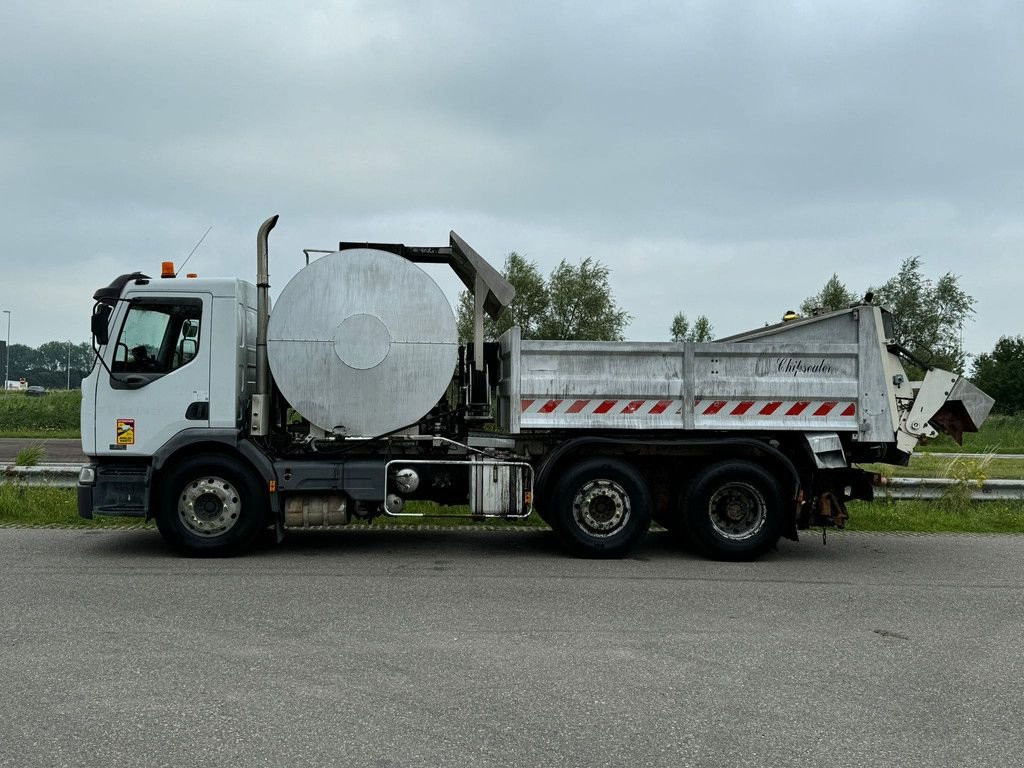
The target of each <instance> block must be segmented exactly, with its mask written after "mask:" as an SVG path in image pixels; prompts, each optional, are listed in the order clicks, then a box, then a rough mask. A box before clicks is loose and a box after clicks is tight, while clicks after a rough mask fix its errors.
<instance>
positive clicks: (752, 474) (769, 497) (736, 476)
mask: <svg viewBox="0 0 1024 768" xmlns="http://www.w3.org/2000/svg"><path fill="white" fill-rule="evenodd" d="M783 508H784V503H783V499H782V493H781V491H780V490H779V486H778V483H776V482H775V478H773V477H772V475H771V474H770V473H769V472H768V471H767V470H765V469H764V468H763V467H761V466H759V465H757V464H754V463H752V462H749V461H723V462H720V463H718V464H712V465H710V466H708V467H705V468H704V469H703V470H701V472H700V473H698V475H697V476H696V477H695V478H694V479H693V482H692V483H691V484H690V487H689V488H688V490H687V491H686V492H685V495H684V501H683V508H682V510H681V512H682V521H683V531H684V533H685V536H686V539H687V541H688V542H689V543H690V544H691V545H692V546H693V547H694V548H695V549H696V550H697V551H698V552H699V553H700V554H703V555H706V556H707V557H711V558H713V559H715V560H752V559H754V558H756V557H759V556H760V555H762V554H764V553H765V552H766V551H768V550H769V549H771V548H772V547H773V546H775V544H776V542H778V540H779V535H780V533H781V530H782V514H783Z"/></svg>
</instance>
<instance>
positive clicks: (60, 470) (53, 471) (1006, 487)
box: [0, 464, 1024, 501]
mask: <svg viewBox="0 0 1024 768" xmlns="http://www.w3.org/2000/svg"><path fill="white" fill-rule="evenodd" d="M80 469H81V465H80V464H40V465H38V466H35V467H16V466H13V465H7V466H0V482H7V483H12V482H13V483H20V484H21V485H26V486H33V487H49V488H74V487H76V486H77V485H78V471H79V470H80ZM957 486H961V487H963V488H964V489H965V490H966V491H967V493H968V494H969V495H970V497H971V499H973V500H975V501H1005V500H1013V499H1024V480H986V481H985V482H984V483H982V484H980V485H979V484H978V483H975V482H973V481H966V482H962V481H960V480H950V479H948V478H918V477H893V478H890V479H889V480H888V481H886V483H885V485H882V486H879V487H877V488H876V489H875V498H876V499H884V498H890V499H941V498H943V497H944V496H946V495H947V494H949V493H951V492H953V491H954V489H955V488H956V487H957Z"/></svg>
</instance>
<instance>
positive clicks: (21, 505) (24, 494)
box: [0, 483, 142, 528]
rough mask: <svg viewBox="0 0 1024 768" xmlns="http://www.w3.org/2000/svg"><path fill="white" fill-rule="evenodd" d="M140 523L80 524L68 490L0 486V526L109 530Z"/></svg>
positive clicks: (119, 520) (101, 519) (74, 499)
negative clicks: (112, 527) (114, 527)
mask: <svg viewBox="0 0 1024 768" xmlns="http://www.w3.org/2000/svg"><path fill="white" fill-rule="evenodd" d="M141 522H142V521H141V520H139V519H137V518H130V517H97V518H95V519H93V520H83V519H82V518H81V517H79V516H78V500H77V497H76V494H75V491H74V490H72V489H70V488H33V487H26V486H23V485H18V484H16V483H0V525H25V526H38V527H41V528H45V527H61V528H109V527H111V526H121V525H125V524H126V523H141Z"/></svg>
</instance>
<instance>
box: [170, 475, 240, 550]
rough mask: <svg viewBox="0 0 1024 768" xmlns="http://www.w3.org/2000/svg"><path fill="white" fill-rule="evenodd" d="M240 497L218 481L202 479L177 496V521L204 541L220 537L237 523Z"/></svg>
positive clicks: (225, 482) (212, 476)
mask: <svg viewBox="0 0 1024 768" xmlns="http://www.w3.org/2000/svg"><path fill="white" fill-rule="evenodd" d="M241 512H242V503H241V497H240V496H239V495H238V491H237V490H236V489H235V487H234V486H233V485H231V483H229V482H228V481H227V480H225V479H224V478H222V477H216V476H214V475H206V476H204V477H201V478H198V479H196V480H193V481H192V482H191V483H189V484H188V485H186V486H185V487H184V489H182V491H181V493H180V494H179V495H178V519H179V520H180V521H181V524H182V525H184V526H185V528H186V529H187V530H188V531H189V532H190V533H194V534H195V535H197V536H202V537H204V538H211V537H214V536H222V535H224V534H225V533H227V532H228V531H230V530H231V529H232V528H234V527H235V525H236V524H237V523H238V520H239V517H240V515H241Z"/></svg>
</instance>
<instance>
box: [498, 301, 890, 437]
mask: <svg viewBox="0 0 1024 768" xmlns="http://www.w3.org/2000/svg"><path fill="white" fill-rule="evenodd" d="M876 311H877V310H876ZM872 314H873V312H872V308H867V311H863V312H861V313H860V316H858V315H857V314H856V313H855V311H854V310H851V311H850V312H846V313H841V314H839V315H829V316H825V317H823V318H821V320H822V321H823V322H821V323H819V327H818V331H819V334H818V338H817V339H815V338H814V333H813V331H814V330H815V329H814V320H815V319H808V320H806V321H804V322H802V323H800V325H799V326H795V327H794V330H798V333H797V334H794V336H797V337H798V338H799V340H793V341H790V340H789V339H788V338H787V337H786V334H785V329H782V330H781V331H778V332H776V333H773V334H772V335H770V336H767V337H766V338H765V337H762V338H757V339H750V340H746V339H742V338H736V340H735V341H729V342H717V343H709V344H694V343H664V342H647V343H645V342H575V341H573V342H569V341H534V340H526V341H523V340H521V339H520V337H519V332H518V329H512V330H511V331H509V332H508V333H506V334H505V335H504V336H502V338H501V339H500V345H501V352H502V383H501V387H500V389H499V409H498V416H499V421H500V423H501V425H502V426H503V427H504V428H506V429H508V430H509V431H511V432H513V433H516V432H521V431H524V430H551V429H554V430H561V429H628V430H646V429H669V430H683V429H699V430H730V431H733V430H737V431H743V430H758V431H765V430H770V431H780V430H782V431H801V432H819V431H825V432H858V431H865V432H873V433H874V434H872V435H870V436H869V435H868V434H861V435H859V437H860V439H877V440H880V441H889V442H891V441H892V440H893V431H892V428H891V426H889V425H891V414H890V413H889V400H890V398H889V392H888V389H887V387H886V386H885V381H884V378H883V376H882V374H881V370H882V366H881V356H882V355H883V354H888V353H887V351H886V350H885V348H884V345H883V344H881V342H880V340H879V336H878V334H877V332H876V328H875V324H874V323H872V322H870V321H868V322H865V320H867V318H865V317H863V315H868V316H870V315H872ZM871 319H872V320H873V319H874V318H873V317H872V318H871ZM865 374H866V375H865ZM864 408H868V409H869V410H870V411H871V413H870V414H869V415H868V419H867V421H866V422H865V420H864V419H863V418H862V414H861V411H862V410H863V409H864ZM872 422H874V423H875V424H878V425H879V426H880V427H881V428H879V429H870V427H872Z"/></svg>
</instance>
